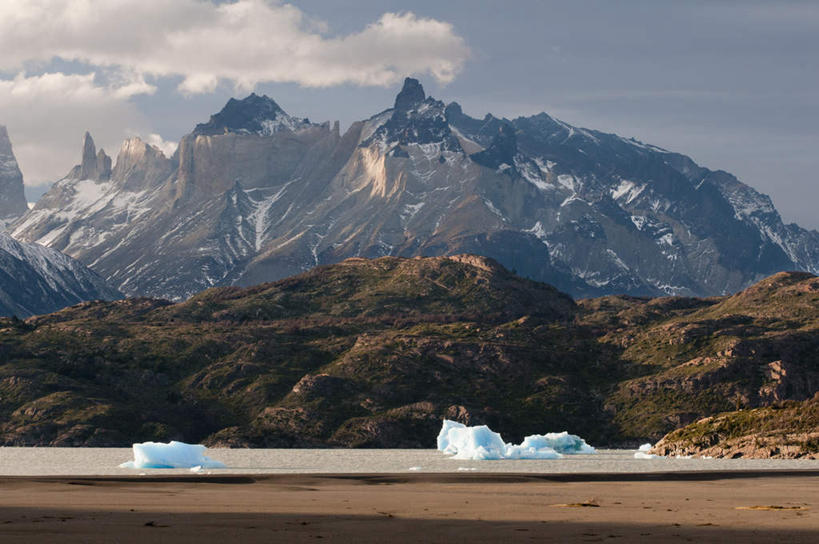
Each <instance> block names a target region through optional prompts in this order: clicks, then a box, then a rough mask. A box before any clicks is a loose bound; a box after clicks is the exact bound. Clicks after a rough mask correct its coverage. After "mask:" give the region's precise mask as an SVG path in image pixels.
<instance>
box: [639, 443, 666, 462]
mask: <svg viewBox="0 0 819 544" xmlns="http://www.w3.org/2000/svg"><path fill="white" fill-rule="evenodd" d="M652 447H653V446H652V445H651V444H648V443H646V444H643V445H642V446H640V447H639V448H637V451H636V452H634V458H635V459H659V458H660V456H659V455H654V454H653V453H648V452H649V451H650V450H651V448H652Z"/></svg>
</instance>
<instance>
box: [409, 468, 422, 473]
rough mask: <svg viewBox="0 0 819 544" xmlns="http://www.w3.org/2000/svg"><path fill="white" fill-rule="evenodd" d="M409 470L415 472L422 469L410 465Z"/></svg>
mask: <svg viewBox="0 0 819 544" xmlns="http://www.w3.org/2000/svg"><path fill="white" fill-rule="evenodd" d="M407 470H411V471H413V472H418V471H419V470H421V467H409V468H408V469H407Z"/></svg>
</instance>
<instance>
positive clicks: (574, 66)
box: [0, 0, 819, 228]
mask: <svg viewBox="0 0 819 544" xmlns="http://www.w3.org/2000/svg"><path fill="white" fill-rule="evenodd" d="M0 51H2V53H0V124H5V125H7V127H8V129H9V134H10V136H11V138H12V142H13V144H14V148H15V153H16V154H17V157H18V161H19V163H20V167H21V169H22V171H23V174H24V177H25V180H26V185H27V186H29V187H30V188H31V190H30V191H29V194H30V195H31V198H34V197H35V196H36V194H38V193H39V192H41V189H39V190H38V189H37V187H43V186H45V185H46V184H47V183H49V182H53V181H54V180H56V179H59V178H60V177H62V176H63V175H65V174H66V173H67V172H68V170H69V169H70V168H71V166H72V165H73V164H76V163H77V162H78V161H79V158H80V152H81V143H82V136H83V134H84V132H85V131H86V130H89V131H91V133H92V134H93V136H94V138H95V140H96V141H97V144H98V146H101V147H104V148H105V149H106V151H108V152H109V154H111V155H116V152H117V150H118V148H119V145H120V143H121V142H122V140H123V139H124V138H126V137H129V136H133V135H138V136H141V137H142V138H143V139H146V140H147V141H149V142H151V143H154V144H156V145H158V146H159V147H161V148H163V149H165V150H167V151H168V152H169V153H170V152H172V150H173V149H174V146H175V143H176V142H177V141H178V140H179V138H180V137H182V136H183V135H184V134H186V133H187V132H189V131H190V130H191V129H192V128H193V127H194V125H195V124H196V123H198V122H202V121H206V120H207V119H208V117H209V115H210V114H212V113H215V112H216V111H218V110H219V109H221V107H222V106H223V105H224V103H225V102H226V101H227V99H228V98H230V97H231V96H236V97H242V96H245V95H247V94H249V93H250V92H251V91H255V92H257V93H260V94H261V93H265V94H267V95H269V96H270V97H272V98H274V99H275V100H276V101H277V102H278V103H279V105H280V106H282V107H283V108H284V109H285V110H286V111H287V112H288V113H290V114H292V115H298V116H303V117H309V118H310V119H311V120H312V121H325V120H340V121H341V123H342V127H346V126H349V124H350V123H351V122H353V121H356V120H358V119H363V118H367V117H369V116H371V115H373V114H375V113H377V112H379V111H382V110H383V109H386V108H387V107H390V106H391V104H392V102H393V100H394V96H395V94H396V92H397V91H398V90H399V88H400V85H401V81H402V80H403V78H404V76H407V75H413V76H415V77H418V78H419V79H420V80H421V82H422V83H423V84H424V86H425V88H426V90H427V93H428V94H431V95H432V96H435V97H436V98H439V99H441V100H444V101H446V102H449V101H453V100H454V101H457V102H459V103H460V104H461V105H462V106H463V108H464V111H465V112H466V113H468V114H470V115H472V116H474V117H483V115H484V114H486V113H488V112H491V113H493V114H494V115H496V116H506V117H510V118H512V117H516V116H520V115H532V114H535V113H539V112H541V111H545V112H547V113H549V114H550V115H552V116H555V117H558V118H560V119H562V120H564V121H566V122H568V123H571V124H574V125H578V126H583V127H587V128H594V129H598V130H603V131H606V132H614V133H617V134H620V135H622V136H626V137H634V138H637V139H638V140H641V141H644V142H647V143H651V144H654V145H658V146H661V147H664V148H666V149H670V150H673V151H676V152H680V153H685V154H687V155H689V156H691V157H692V158H693V159H694V160H695V161H697V162H698V163H700V164H702V165H703V166H706V167H709V168H712V169H721V170H726V171H729V172H731V173H733V174H735V175H736V176H737V177H739V178H740V179H741V180H742V181H744V182H745V183H747V184H749V185H751V186H752V187H754V188H756V189H758V190H760V191H762V192H764V193H766V194H768V195H770V196H771V197H772V199H773V201H774V203H775V205H776V206H777V208H778V210H779V211H780V213H781V214H782V216H783V219H784V220H785V221H786V222H791V221H795V222H797V223H799V224H800V225H802V226H804V227H807V228H819V213H817V212H816V209H815V208H816V203H817V200H819V198H818V197H819V183H817V182H819V179H817V173H816V172H817V171H819V153H818V152H817V151H818V150H819V128H818V127H819V101H817V97H819V55H817V54H816V53H817V51H819V2H814V1H796V0H793V1H791V0H778V1H776V2H773V1H755V0H743V1H728V0H725V1H722V0H707V1H696V0H689V1H686V2H680V1H677V0H645V1H643V0H623V1H619V2H611V1H607V0H598V1H593V0H576V1H574V2H564V1H549V0H517V1H514V2H501V1H488V0H487V1H481V0H448V1H445V2H442V1H441V0H416V1H403V2H399V1H394V0H377V1H376V0H347V1H343V2H342V1H333V2H328V1H326V0H300V1H292V2H290V3H286V2H279V1H274V0H237V1H207V0H174V1H173V2H167V1H166V0H97V1H95V0H3V2H0Z"/></svg>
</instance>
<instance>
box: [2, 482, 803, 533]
mask: <svg viewBox="0 0 819 544" xmlns="http://www.w3.org/2000/svg"><path fill="white" fill-rule="evenodd" d="M0 491H2V492H0V541H25V542H51V541H54V540H55V539H57V538H59V539H60V540H61V541H67V542H114V541H116V542H145V541H151V542H210V541H219V540H223V541H225V540H229V541H237V542H315V541H316V540H320V539H324V540H326V541H329V542H384V541H389V542H391V543H401V542H505V541H515V542H517V541H523V542H525V541H540V542H544V541H545V542H550V541H573V542H574V541H577V542H583V541H589V542H603V541H609V540H612V541H617V539H622V540H621V541H634V540H641V539H642V540H648V539H651V540H654V541H660V542H677V541H679V542H685V541H690V540H692V539H693V541H696V542H725V541H736V542H774V541H776V542H816V541H817V540H818V539H819V471H813V470H810V471H798V472H796V471H775V472H766V471H753V472H750V471H745V472H735V471H731V472H725V473H721V472H708V473H686V472H674V473H642V474H635V473H632V474H554V475H537V474H497V473H496V474H476V473H450V474H412V473H411V474H407V473H401V474H370V475H365V474H315V475H307V474H281V475H263V476H259V475H245V476H242V475H215V474H214V475H211V476H199V475H170V476H157V475H154V474H153V473H152V474H151V475H149V476H142V477H140V476H134V477H120V476H111V477H76V478H70V477H2V478H0ZM658 538H659V539H660V540H657V539H658Z"/></svg>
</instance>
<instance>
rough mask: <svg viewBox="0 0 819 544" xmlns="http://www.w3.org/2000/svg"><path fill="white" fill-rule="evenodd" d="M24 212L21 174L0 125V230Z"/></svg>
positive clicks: (25, 205) (9, 143)
mask: <svg viewBox="0 0 819 544" xmlns="http://www.w3.org/2000/svg"><path fill="white" fill-rule="evenodd" d="M26 210H28V206H27V204H26V197H25V194H24V191H23V174H22V172H20V167H19V166H18V165H17V159H16V158H15V157H14V150H13V149H12V147H11V140H10V139H9V134H8V131H7V130H6V127H4V126H2V125H0V230H2V227H3V225H4V224H5V223H7V222H9V221H11V220H12V219H15V218H17V217H20V216H21V215H23V214H24V213H25V212H26Z"/></svg>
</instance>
